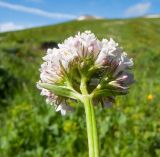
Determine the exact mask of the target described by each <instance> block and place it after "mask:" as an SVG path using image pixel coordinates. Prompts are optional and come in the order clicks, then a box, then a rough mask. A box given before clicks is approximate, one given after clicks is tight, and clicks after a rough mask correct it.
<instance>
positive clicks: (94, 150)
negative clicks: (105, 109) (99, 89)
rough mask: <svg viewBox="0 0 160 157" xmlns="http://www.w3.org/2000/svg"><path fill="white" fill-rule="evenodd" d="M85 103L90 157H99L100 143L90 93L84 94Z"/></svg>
mask: <svg viewBox="0 0 160 157" xmlns="http://www.w3.org/2000/svg"><path fill="white" fill-rule="evenodd" d="M83 103H84V107H85V113H86V123H87V134H88V147H89V157H99V143H98V135H97V127H96V120H95V113H94V106H93V103H92V98H91V97H90V96H89V95H86V96H84V99H83Z"/></svg>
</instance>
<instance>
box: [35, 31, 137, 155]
mask: <svg viewBox="0 0 160 157" xmlns="http://www.w3.org/2000/svg"><path fill="white" fill-rule="evenodd" d="M58 47H59V48H54V49H48V51H47V55H46V56H45V57H43V60H44V63H43V64H42V65H41V68H40V81H39V82H38V83H37V87H38V88H39V89H40V90H41V95H44V96H46V101H47V103H50V104H52V105H54V106H55V109H56V111H60V112H61V114H62V115H65V114H66V113H67V112H69V111H73V108H72V107H71V106H70V104H69V103H70V102H71V101H74V102H75V101H77V102H81V103H82V104H83V105H84V108H85V113H86V122H87V134H88V145H89V156H90V157H99V144H98V135H97V128H96V120H95V113H94V105H98V104H101V105H103V106H109V105H111V104H112V103H113V102H114V100H115V96H117V95H124V94H127V93H128V88H129V86H130V85H131V84H132V83H133V82H134V79H133V74H132V73H131V72H130V69H131V68H132V66H133V61H132V59H129V58H128V57H127V54H126V53H125V52H123V50H122V48H120V47H118V44H117V43H116V42H114V40H113V39H110V40H107V39H103V40H102V41H100V40H98V39H97V38H96V37H95V35H94V34H93V33H91V32H90V31H85V32H84V33H78V35H76V36H75V37H69V38H68V39H66V40H65V41H64V43H62V44H59V45H58Z"/></svg>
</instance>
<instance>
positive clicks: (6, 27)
mask: <svg viewBox="0 0 160 157" xmlns="http://www.w3.org/2000/svg"><path fill="white" fill-rule="evenodd" d="M24 28H27V26H22V25H17V24H15V23H13V22H6V23H0V32H7V31H15V30H21V29H24Z"/></svg>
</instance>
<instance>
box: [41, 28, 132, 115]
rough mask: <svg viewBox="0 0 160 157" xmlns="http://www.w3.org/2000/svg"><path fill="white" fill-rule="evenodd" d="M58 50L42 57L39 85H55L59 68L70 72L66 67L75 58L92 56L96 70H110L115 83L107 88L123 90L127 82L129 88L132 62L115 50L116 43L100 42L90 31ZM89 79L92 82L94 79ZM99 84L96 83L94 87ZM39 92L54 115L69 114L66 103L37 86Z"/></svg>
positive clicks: (69, 39) (51, 50) (60, 74)
mask: <svg viewBox="0 0 160 157" xmlns="http://www.w3.org/2000/svg"><path fill="white" fill-rule="evenodd" d="M58 47H59V48H58V49H57V48H53V49H48V50H47V54H46V56H45V57H43V60H44V63H43V64H42V65H41V68H40V73H41V74H40V82H42V83H49V84H56V82H57V81H58V80H59V79H61V78H62V75H63V74H62V72H61V71H62V70H61V64H62V65H63V67H64V69H65V70H69V63H70V62H71V61H73V59H75V58H76V57H79V58H85V57H87V56H89V55H92V56H93V58H94V65H95V66H99V67H107V66H109V67H110V68H111V69H112V77H113V78H114V79H113V80H112V81H111V82H110V85H113V86H114V85H117V86H119V87H123V85H124V84H125V82H127V81H128V84H125V86H127V85H129V84H131V82H132V81H133V78H132V76H131V75H129V73H127V72H126V69H128V68H131V67H132V66H133V61H132V59H129V58H128V57H127V54H126V53H125V52H123V50H122V49H121V48H120V47H118V43H116V42H115V41H114V40H113V39H110V40H107V39H103V40H102V41H99V40H98V39H97V38H96V37H95V35H94V34H93V33H91V31H85V32H83V33H78V35H76V36H75V37H69V38H68V39H66V40H65V41H64V43H62V44H59V45H58ZM60 63H61V64H60ZM75 64H76V63H75ZM107 70H108V69H107ZM130 76H131V77H130ZM90 79H91V80H93V78H90ZM97 79H99V78H97ZM98 83H99V81H97V83H96V85H97V84H98ZM95 87H96V86H95ZM38 88H39V89H41V95H44V96H46V97H47V99H46V100H47V102H48V103H50V104H54V105H55V107H56V111H61V113H62V115H65V114H66V112H67V111H68V110H72V108H71V107H70V106H69V105H67V103H65V99H63V98H59V96H57V95H54V93H52V92H50V91H49V90H47V89H44V88H42V87H40V86H39V85H38ZM107 101H108V99H107Z"/></svg>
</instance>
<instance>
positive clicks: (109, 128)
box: [0, 18, 160, 157]
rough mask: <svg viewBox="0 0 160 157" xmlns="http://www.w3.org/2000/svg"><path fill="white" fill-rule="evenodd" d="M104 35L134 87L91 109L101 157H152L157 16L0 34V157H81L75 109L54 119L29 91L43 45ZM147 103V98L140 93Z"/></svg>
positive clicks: (158, 89)
mask: <svg viewBox="0 0 160 157" xmlns="http://www.w3.org/2000/svg"><path fill="white" fill-rule="evenodd" d="M84 30H91V31H92V32H93V33H95V34H96V36H97V37H98V38H100V39H102V38H110V37H112V38H113V39H114V40H116V41H117V42H118V43H119V44H120V46H123V48H124V50H125V51H126V52H128V53H129V56H130V57H132V58H133V59H134V63H135V66H134V74H135V79H136V83H135V84H134V85H133V87H132V88H131V90H130V93H129V94H128V95H127V96H124V97H118V98H117V101H116V104H114V105H113V107H112V108H108V109H101V108H99V107H96V116H97V121H98V129H99V130H98V131H99V134H100V141H101V142H100V145H101V156H102V157H106V156H107V157H115V156H117V157H160V101H159V99H160V19H143V18H139V19H127V20H91V21H71V22H67V23H63V24H58V25H54V26H47V27H40V28H33V29H28V30H23V31H16V32H9V33H1V34H0V156H1V157H62V156H63V157H75V156H76V157H82V156H83V157H87V155H88V148H87V135H86V126H85V122H84V119H85V115H84V109H83V107H80V108H76V110H75V112H74V113H71V114H69V115H68V116H66V117H62V116H61V115H60V114H59V113H56V112H55V110H54V108H52V106H49V105H46V103H45V99H44V98H43V97H42V96H40V91H39V90H38V89H36V82H37V81H38V80H39V71H38V69H39V67H40V64H41V63H42V59H41V57H42V56H44V55H45V50H44V49H43V48H42V47H43V44H44V43H45V42H50V41H53V42H62V41H63V40H64V39H65V38H67V37H69V36H71V35H74V34H75V33H77V32H78V31H84ZM149 94H151V95H152V96H153V99H152V100H149V99H147V97H148V95H149Z"/></svg>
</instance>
